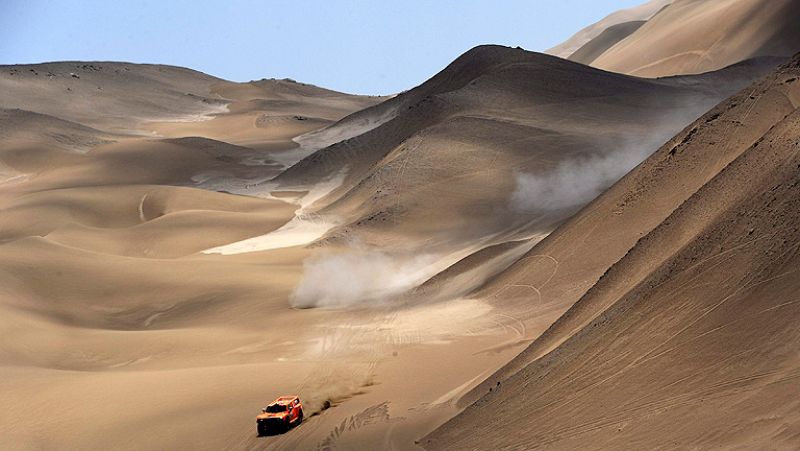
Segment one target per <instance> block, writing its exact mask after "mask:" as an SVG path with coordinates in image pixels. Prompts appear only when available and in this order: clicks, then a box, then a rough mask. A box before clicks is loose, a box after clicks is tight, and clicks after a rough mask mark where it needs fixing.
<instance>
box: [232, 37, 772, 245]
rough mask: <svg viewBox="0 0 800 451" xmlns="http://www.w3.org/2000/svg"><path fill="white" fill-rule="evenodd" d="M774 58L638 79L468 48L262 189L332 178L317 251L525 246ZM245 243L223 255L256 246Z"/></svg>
mask: <svg viewBox="0 0 800 451" xmlns="http://www.w3.org/2000/svg"><path fill="white" fill-rule="evenodd" d="M775 64H777V62H775V61H772V60H763V61H756V62H752V63H751V64H742V65H739V66H736V67H732V68H729V69H726V70H725V71H721V72H720V73H718V74H709V75H706V76H703V77H689V78H680V77H679V78H673V79H665V80H659V81H648V80H642V79H636V78H631V77H625V76H621V75H618V74H611V73H607V72H602V71H598V70H595V69H592V68H589V67H586V66H582V65H579V64H575V63H571V62H568V61H564V60H561V59H557V58H554V57H550V56H547V55H541V54H536V53H532V52H526V51H524V50H519V49H511V48H504V47H499V46H485V47H478V48H476V49H473V50H471V51H469V52H467V53H466V54H464V55H463V56H461V57H460V58H458V59H457V60H456V61H454V62H453V63H452V64H451V65H450V66H448V67H447V68H446V69H444V70H443V71H442V72H441V73H439V74H437V75H436V76H434V77H433V78H432V79H431V80H429V81H428V82H426V83H424V84H422V85H421V86H419V87H417V88H415V89H413V90H410V91H408V92H406V93H402V94H400V95H398V96H396V97H394V98H392V99H390V100H388V101H387V102H384V103H383V104H381V105H377V106H375V107H372V108H371V109H368V110H365V111H362V112H359V113H356V115H357V116H360V118H359V119H360V120H364V118H365V116H367V115H369V114H372V115H374V117H376V118H377V117H385V116H386V112H387V111H393V112H395V113H394V117H392V118H391V119H390V120H388V121H387V122H384V123H382V124H380V125H378V126H377V127H375V128H373V129H371V130H369V131H368V132H366V133H364V134H361V135H359V136H356V137H353V138H350V139H347V140H345V141H342V142H340V143H337V144H334V145H332V146H329V147H327V148H324V149H322V150H320V151H318V152H316V153H314V154H313V155H311V156H309V157H307V158H305V159H304V160H302V161H300V162H299V163H297V164H296V165H294V166H292V167H291V168H289V169H287V170H286V171H284V172H282V173H281V174H280V175H279V176H278V177H277V178H276V179H274V180H273V181H270V182H268V183H267V185H268V186H269V187H270V188H271V189H275V190H281V191H303V190H307V189H310V187H311V186H312V185H313V184H314V183H315V182H314V181H316V183H319V181H320V180H332V175H337V177H340V176H341V175H343V177H344V178H343V179H342V180H338V179H337V183H335V184H333V186H332V189H331V191H330V193H328V194H327V195H326V196H325V197H322V198H321V199H319V200H318V201H317V203H316V204H315V205H314V208H312V209H311V210H312V211H314V213H315V214H317V216H318V217H319V218H322V219H321V221H317V222H313V223H308V227H307V229H308V231H309V236H311V235H310V232H311V231H312V229H313V231H315V232H323V233H325V236H324V238H323V239H322V240H319V241H317V244H318V245H332V244H336V245H340V244H343V245H348V244H349V243H352V242H357V243H359V245H366V246H374V247H380V248H381V249H382V251H384V252H393V251H398V252H401V253H402V252H407V251H409V250H412V249H414V247H415V246H419V248H420V249H421V250H422V249H424V251H425V252H426V253H428V254H436V255H440V256H441V255H445V254H450V253H452V252H454V250H457V249H458V248H459V246H461V247H462V248H463V247H464V243H468V244H469V247H476V248H477V249H480V248H482V247H485V246H492V245H495V244H500V243H503V242H506V241H513V240H526V239H530V238H533V237H538V236H541V235H543V234H547V233H549V232H550V231H551V230H553V228H555V227H556V226H557V225H558V224H559V223H560V222H561V221H563V220H564V219H565V218H567V217H569V216H570V215H571V214H573V213H574V212H575V211H577V209H578V208H580V207H581V206H582V205H583V204H584V203H585V202H588V200H590V199H591V198H593V197H594V196H595V195H597V194H598V193H599V192H601V191H602V190H603V189H605V188H606V187H607V186H608V185H610V184H611V183H613V182H614V181H615V180H616V179H617V178H618V177H620V176H622V175H623V174H624V172H626V171H627V170H628V169H630V168H633V167H634V166H635V165H636V164H638V163H639V162H640V161H641V160H642V159H644V158H645V157H646V156H647V155H648V154H649V153H650V152H652V151H653V150H654V149H656V148H657V147H658V146H659V145H661V144H662V143H663V142H664V141H666V140H667V139H668V137H669V136H672V135H673V134H674V133H675V132H677V131H678V130H680V129H681V128H682V127H683V126H685V125H686V124H687V123H689V122H690V121H691V120H692V119H693V118H695V117H697V115H699V114H701V113H702V112H703V111H706V110H707V109H708V108H709V107H710V106H711V105H713V104H714V103H716V102H717V101H719V100H720V99H722V98H724V97H727V96H728V95H729V94H730V93H731V92H733V91H732V90H733V89H736V88H740V87H742V86H744V85H745V84H747V83H749V82H750V80H752V79H753V78H754V77H755V76H757V75H758V74H760V73H762V71H763V70H765V69H766V68H768V67H772V66H773V65H775ZM351 122H352V121H351V118H350V117H348V118H345V119H344V120H343V121H342V123H343V124H342V125H341V126H343V127H347V126H349V125H347V124H351ZM377 122H380V121H379V120H376V121H374V123H377ZM339 126H340V124H336V125H334V126H331V127H329V128H328V129H327V130H332V129H335V128H337V127H339ZM590 173H591V175H589V174H590ZM420 199H425V201H424V202H421V201H420ZM467 212H469V213H467ZM319 222H324V223H326V224H328V225H329V229H330V230H323V229H319V228H318V227H317V224H319ZM319 235H320V233H317V235H316V237H318V236H319ZM262 241H263V240H262ZM251 244H254V243H253V242H252V241H251V242H248V243H241V244H236V243H233V244H232V245H231V247H229V248H227V249H228V250H232V249H234V248H236V249H239V250H240V251H246V250H247V249H250V250H253V249H255V250H257V249H259V247H253V246H251ZM476 244H477V246H476ZM432 258H433V257H432Z"/></svg>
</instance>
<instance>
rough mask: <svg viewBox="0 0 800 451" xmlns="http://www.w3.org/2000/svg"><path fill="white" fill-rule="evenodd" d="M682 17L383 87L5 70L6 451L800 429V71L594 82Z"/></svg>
mask: <svg viewBox="0 0 800 451" xmlns="http://www.w3.org/2000/svg"><path fill="white" fill-rule="evenodd" d="M667 3H669V2H666V1H653V2H650V3H648V4H646V5H643V6H642V7H640V8H638V9H633V10H630V11H624V12H620V13H619V14H616V15H612V16H609V18H607V20H605V21H604V22H602V23H600V24H599V25H596V26H594V27H589V28H587V29H586V30H584V31H582V32H581V33H579V34H578V35H576V37H575V38H574V39H572V40H571V41H570V42H568V43H565V45H564V46H562V47H563V48H564V49H567V50H569V52H568V54H565V55H564V56H565V57H566V56H569V55H572V54H574V53H575V52H576V51H578V52H581V50H579V48H580V47H582V46H583V47H585V49H584V50H583V55H584V56H583V57H581V58H585V59H579V58H578V57H576V59H578V61H569V60H566V59H562V58H558V57H555V56H551V55H545V54H539V53H535V52H528V51H525V50H522V49H519V48H516V49H514V48H508V47H502V46H493V45H487V46H479V47H476V48H474V49H472V50H469V51H467V52H466V53H464V54H463V55H462V56H461V57H459V58H458V59H456V60H455V61H453V62H452V63H451V64H450V65H448V66H447V67H445V68H444V69H443V70H442V71H441V72H440V73H438V74H436V75H435V76H434V77H432V78H431V79H430V80H428V81H426V82H425V83H423V84H421V85H420V86H418V87H416V88H413V89H410V90H408V91H405V92H403V93H400V94H397V95H395V96H387V97H370V96H357V95H350V94H344V93H339V92H334V91H330V90H327V89H324V88H319V87H316V86H312V85H307V84H303V83H298V82H295V81H292V80H274V79H263V80H259V81H252V82H247V83H235V82H230V81H226V80H222V79H219V78H216V77H213V76H210V75H206V74H203V73H200V72H196V71H193V70H190V69H184V68H178V67H172V66H160V65H146V64H130V63H120V62H60V63H46V64H36V65H15V66H0V92H2V93H3V95H2V96H0V335H1V336H2V340H0V403H2V405H3V407H4V408H3V410H2V413H0V449H15V450H17V449H32V450H33V449H54V448H57V449H98V450H101V449H102V450H106V449H137V450H147V449H153V450H160V449H237V450H238V449H422V448H429V449H475V448H477V449H500V448H509V449H518V448H520V447H522V448H534V447H537V446H539V447H545V448H548V449H549V448H562V449H574V448H592V447H611V448H626V447H630V446H631V445H633V446H634V447H641V448H654V447H659V446H660V447H667V448H668V447H681V446H684V447H690V446H693V445H697V444H699V445H700V446H705V447H733V446H740V447H759V446H761V445H764V444H765V443H769V444H773V443H774V444H775V445H776V446H778V447H790V445H791V444H792V443H793V442H794V443H796V440H797V438H798V437H800V435H799V434H800V432H798V431H797V429H796V426H795V425H796V424H797V421H796V420H797V419H796V418H795V416H796V415H795V413H794V411H795V410H796V405H795V404H796V401H794V398H792V396H791V395H792V394H793V393H794V392H796V389H797V386H796V384H795V383H794V381H795V380H796V378H795V377H794V376H796V373H797V368H796V366H797V362H796V360H797V359H796V352H794V351H793V349H795V348H796V346H795V345H796V343H795V341H796V338H797V337H796V332H795V329H794V328H793V324H794V323H795V322H796V321H792V320H793V319H794V316H793V313H792V312H793V311H794V310H793V309H794V308H795V307H794V306H795V301H796V299H794V298H793V296H794V293H795V292H796V288H798V287H796V286H795V285H796V283H795V282H794V281H795V280H796V278H793V277H792V275H793V274H794V272H793V271H794V268H796V266H797V265H796V264H797V262H796V256H795V253H796V251H797V243H796V235H797V227H796V226H795V225H794V224H795V223H796V222H797V218H796V216H797V215H795V213H796V210H797V208H796V207H797V205H796V203H797V202H796V197H797V196H796V185H797V181H796V180H795V179H796V174H797V169H796V168H797V167H800V161H795V160H796V159H797V157H796V155H795V154H796V150H797V139H798V127H797V124H798V122H797V112H796V110H797V107H798V106H799V105H800V92H798V89H800V81H798V71H800V69H799V68H798V61H797V59H795V60H794V61H793V62H792V63H791V64H789V65H786V66H783V67H782V68H780V69H778V70H777V71H776V70H775V67H776V66H777V65H779V64H783V63H784V62H785V59H783V58H772V57H766V56H765V57H761V58H755V59H747V60H745V59H746V58H745V56H742V55H749V53H748V52H747V51H743V53H741V55H740V54H739V53H731V54H730V55H728V56H726V59H725V61H729V64H721V65H719V67H715V69H718V70H714V71H712V72H707V73H702V74H696V75H676V74H678V73H680V72H682V71H681V70H679V69H680V67H678V66H675V67H672V69H673V70H675V72H674V73H669V71H668V70H667V69H664V70H665V71H667V72H665V73H662V74H661V75H671V76H669V77H662V78H652V79H648V78H639V77H636V76H632V75H628V74H621V73H613V72H608V71H604V70H601V69H598V68H595V67H590V66H587V65H585V64H582V63H586V62H589V61H588V60H589V59H593V57H594V56H595V54H598V53H599V54H600V56H599V58H602V57H603V56H605V55H607V54H608V52H610V51H614V49H616V48H618V47H619V46H620V45H622V44H624V43H626V42H627V41H629V40H631V39H632V38H635V37H637V35H640V34H641V33H642V32H643V31H644V30H646V29H647V28H648V27H651V28H652V27H655V25H653V24H656V20H660V17H661V16H662V15H664V14H666V13H667V12H668V11H669V10H670V8H672V7H673V6H675V5H671V6H668V7H667V8H666V9H662V8H663V7H664V6H665V5H666V4H667ZM674 3H676V4H677V5H678V6H681V5H684V6H682V7H688V6H685V5H688V3H689V2H684V1H681V0H677V1H676V2H674ZM775 3H776V4H778V3H780V2H775ZM659 11H661V12H659ZM674 11H676V10H673V12H674ZM656 13H658V14H656ZM654 14H655V15H656V16H655V18H653V19H650V17H652V16H653V15H654ZM666 17H673V16H666ZM675 17H678V16H675ZM726 17H727V16H726ZM674 20H677V19H674ZM633 21H647V22H645V23H644V24H641V23H636V24H635V26H632V25H631V22H633ZM614 26H616V28H615V27H614ZM786 35H787V36H792V35H791V33H789V32H786ZM637 39H638V38H637ZM721 39H723V41H720V42H727V41H724V39H728V36H727V35H725V36H723V37H722V38H721ZM615 42H616V43H615ZM584 44H585V45H584ZM735 45H738V44H736V41H734V42H733V44H731V46H735ZM586 46H588V47H586ZM604 46H605V47H604ZM564 49H562V51H564V52H566V51H567V50H564ZM668 50H669V49H668ZM668 50H665V51H668ZM673 50H674V49H673ZM676 51H677V50H676ZM770 54H771V53H769V52H768V53H759V55H770ZM587 55H588V56H587ZM736 55H739V56H742V58H740V59H736ZM578 56H579V57H580V56H581V54H580V53H579V54H578ZM590 57H591V58H590ZM592 64H594V59H593V62H592ZM672 75H674V76H672ZM754 82H755V84H753V83H754ZM731 95H733V97H730V96H731ZM729 97H730V98H729ZM726 99H727V100H726ZM720 102H721V103H720ZM715 105H716V106H715ZM709 110H710V111H709ZM665 143H666V144H665ZM626 174H627V175H626ZM286 394H297V395H299V396H300V397H301V399H302V400H303V401H304V403H305V408H306V419H305V421H304V423H303V424H302V425H301V426H300V427H298V428H295V429H293V430H291V431H289V432H288V433H286V434H281V435H275V436H266V437H258V436H256V430H255V415H256V414H257V413H259V411H260V409H261V407H263V406H264V405H266V403H268V402H269V401H271V400H272V399H274V398H276V397H277V396H279V395H286ZM327 404H330V408H324V406H326V405H327ZM731 405H734V406H736V407H737V408H730V407H729V406H731ZM719 412H724V413H723V414H722V415H719ZM687 418H690V419H691V422H687ZM687 423H690V424H687ZM709 430H711V431H713V433H711V434H707V433H706V431H709ZM654 431H655V432H654Z"/></svg>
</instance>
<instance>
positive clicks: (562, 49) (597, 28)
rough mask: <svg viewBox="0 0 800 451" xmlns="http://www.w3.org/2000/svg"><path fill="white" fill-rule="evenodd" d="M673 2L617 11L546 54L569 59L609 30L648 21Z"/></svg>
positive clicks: (654, 1)
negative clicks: (620, 25)
mask: <svg viewBox="0 0 800 451" xmlns="http://www.w3.org/2000/svg"><path fill="white" fill-rule="evenodd" d="M672 1H673V0H650V1H649V2H646V3H643V4H642V5H639V6H636V7H634V8H628V9H622V10H619V11H615V12H613V13H611V14H609V15H608V16H606V17H604V18H603V19H602V20H600V21H598V22H596V23H593V24H591V25H589V26H587V27H586V28H583V29H582V30H580V31H578V32H577V33H575V34H574V35H572V36H571V37H570V38H569V39H567V40H566V41H564V42H563V43H561V44H559V45H557V46H555V47H553V48H551V49H548V50H547V51H546V53H548V54H550V55H554V56H558V57H560V58H568V57H569V56H570V55H572V54H573V53H575V52H576V51H578V49H580V48H581V47H583V46H584V45H586V44H587V43H588V42H589V41H591V40H592V39H594V38H596V37H597V36H599V35H600V34H601V33H603V31H605V30H607V29H608V28H610V27H612V26H614V25H618V24H621V23H625V22H631V21H638V20H648V19H650V18H651V17H653V15H655V14H656V13H658V12H659V11H660V10H661V9H662V8H664V7H665V6H667V5H669V4H670V3H672Z"/></svg>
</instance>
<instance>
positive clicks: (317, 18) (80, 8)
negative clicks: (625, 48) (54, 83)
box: [0, 0, 643, 95]
mask: <svg viewBox="0 0 800 451" xmlns="http://www.w3.org/2000/svg"><path fill="white" fill-rule="evenodd" d="M641 3H643V0H602V1H586V0H572V1H571V0H562V1H556V0H542V1H538V2H525V1H522V0H504V1H500V2H492V4H491V5H492V8H489V9H487V8H486V3H485V2H480V1H468V2H458V5H457V6H458V8H457V9H456V8H454V6H455V4H454V3H452V2H436V3H428V2H421V1H413V2H404V3H403V4H402V5H397V4H376V3H373V2H366V1H361V0H359V1H351V2H346V3H337V4H332V3H331V2H311V3H310V4H308V5H307V7H305V8H297V5H296V4H294V3H293V2H258V1H252V0H236V1H231V2H225V4H224V5H222V4H218V3H214V2H188V1H183V0H182V1H175V2H168V3H167V4H164V3H163V2H156V1H154V0H142V1H139V2H133V1H126V2H115V3H106V2H101V1H98V0H91V1H86V2H82V3H81V4H77V3H76V2H68V1H62V2H45V1H42V0H32V1H21V0H8V1H6V2H3V4H2V5H0V13H2V14H0V29H1V30H3V31H0V38H2V39H0V64H33V63H42V62H52V61H71V60H75V61H87V60H91V61H126V62H132V63H151V64H169V65H175V66H183V67H188V68H191V69H195V70H199V71H202V72H205V73H208V74H210V75H214V76H217V77H220V78H224V79H228V80H232V81H248V80H257V79H261V78H292V79H294V80H297V81H301V82H305V83H312V84H315V85H318V86H322V87H325V88H329V89H334V90H337V91H342V92H348V93H355V94H373V95H374V94H392V93H396V92H400V91H403V90H406V89H409V88H412V87H414V86H416V85H418V84H419V83H421V82H423V81H424V80H426V79H427V78H429V77H430V76H431V75H433V74H435V73H436V72H438V71H439V70H441V69H442V68H443V67H444V66H445V65H447V64H448V63H450V62H451V61H452V60H453V59H455V58H456V57H457V56H458V55H460V54H462V53H463V52H465V51H467V50H468V49H470V48H472V47H474V46H476V45H481V44H500V45H508V46H520V47H523V48H525V49H527V50H534V51H544V50H546V49H548V48H550V47H552V46H554V45H557V44H558V43H560V42H562V41H564V40H566V39H567V38H569V36H570V35H572V34H573V33H574V32H576V31H577V30H580V29H581V28H583V27H585V26H587V25H589V24H591V23H593V22H596V21H597V20H599V19H601V18H603V17H605V16H606V15H608V14H610V13H612V12H614V11H616V10H619V9H623V8H629V7H632V6H635V5H638V4H641ZM142 11H146V13H142ZM234 24H235V25H234ZM187 30H188V32H187ZM54 44H57V45H54Z"/></svg>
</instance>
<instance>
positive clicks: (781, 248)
mask: <svg viewBox="0 0 800 451" xmlns="http://www.w3.org/2000/svg"><path fill="white" fill-rule="evenodd" d="M799 75H800V57H795V59H794V60H793V61H792V62H791V63H790V64H788V65H786V66H784V67H783V68H781V69H780V70H778V71H776V72H775V73H774V74H772V75H770V76H769V77H767V78H766V79H765V80H763V81H761V82H760V83H757V84H755V85H753V86H752V87H749V88H746V89H745V90H743V91H742V92H741V93H740V94H738V95H736V96H734V97H732V98H731V99H729V100H727V101H725V102H723V103H721V104H720V105H719V106H717V107H716V108H714V109H713V110H711V111H710V112H709V113H707V114H706V115H705V116H703V117H702V118H700V119H699V120H698V121H696V122H695V123H694V124H692V125H691V126H690V127H688V128H687V129H685V130H684V131H683V132H681V133H680V134H678V135H677V136H676V137H675V138H674V139H673V140H671V141H670V142H668V143H667V144H666V145H665V146H663V147H662V148H661V149H660V150H659V151H658V152H656V153H655V154H654V155H653V156H652V157H650V158H649V159H648V160H647V161H646V162H645V163H644V164H642V165H641V166H640V167H639V168H637V169H636V170H634V171H633V172H631V173H630V174H629V175H627V176H626V177H625V178H624V179H623V180H621V181H620V182H619V183H617V184H616V185H615V186H614V187H612V188H611V189H610V190H609V191H607V192H606V193H604V194H603V195H602V196H600V197H599V198H598V199H596V200H595V201H594V202H592V203H591V204H590V205H589V206H588V207H587V208H585V209H584V210H583V211H582V212H581V213H579V214H578V215H576V216H575V217H574V218H572V219H571V220H570V221H569V222H568V223H566V224H565V225H564V226H562V227H561V228H559V230H558V231H557V232H556V233H554V234H552V235H550V236H549V237H548V238H547V239H546V240H544V241H543V242H542V243H541V244H540V245H538V246H536V247H535V248H533V249H532V250H531V251H530V252H529V254H528V256H527V257H526V258H523V259H521V260H520V261H519V262H518V263H517V264H516V265H515V266H514V267H512V268H511V269H510V270H509V271H507V272H506V273H505V274H503V275H502V276H501V277H499V278H498V279H497V281H496V283H495V285H494V289H497V288H498V287H502V286H503V285H504V283H505V284H509V283H514V284H515V286H517V287H519V288H518V289H520V290H522V289H525V288H526V286H530V287H531V289H536V290H537V292H538V293H541V295H542V299H543V300H544V301H545V302H547V301H548V300H550V299H556V300H557V299H559V298H560V299H561V300H563V301H564V302H565V303H566V304H570V305H571V304H572V303H574V306H572V307H571V308H570V309H569V310H568V311H567V313H566V314H564V315H563V316H561V317H560V318H559V319H558V321H556V322H555V323H554V324H553V325H552V326H551V327H550V328H549V329H548V330H547V332H546V333H544V334H543V335H542V336H541V337H540V338H538V339H537V340H536V341H534V342H533V344H532V345H531V346H530V347H529V348H528V349H527V350H526V351H524V352H523V353H522V354H520V355H519V356H518V357H517V358H516V359H515V360H514V361H512V362H511V363H510V364H509V365H508V366H507V367H505V368H504V369H503V370H501V371H500V372H498V373H497V374H495V375H494V376H493V377H491V378H489V379H488V380H487V381H486V382H485V383H484V384H483V385H482V386H481V387H480V388H478V389H476V390H475V391H473V395H472V396H468V397H467V398H465V399H466V400H470V399H472V400H474V399H475V396H481V397H480V399H478V400H477V402H475V403H474V404H471V405H470V406H469V407H468V408H467V409H466V410H465V411H464V413H462V414H461V415H459V416H458V417H456V418H454V419H453V420H451V421H450V422H448V423H447V424H446V425H445V426H443V427H442V428H440V429H438V430H437V431H436V432H435V433H434V434H432V435H430V436H429V437H428V439H427V440H428V441H427V442H425V443H424V444H425V446H426V447H427V448H429V449H440V448H441V449H473V448H476V447H477V448H483V447H491V448H495V449H505V448H509V449H510V448H518V447H524V448H537V447H539V448H545V449H575V448H587V447H588V448H598V449H599V448H625V447H630V446H635V447H641V448H659V447H668V448H672V447H675V448H683V447H692V446H701V447H706V448H732V447H744V448H761V447H765V446H766V447H770V448H774V449H778V448H785V449H792V448H794V446H796V441H797V437H798V434H799V433H800V431H798V430H797V426H796V425H797V424H798V423H797V416H796V407H797V404H796V401H795V398H794V396H793V395H791V393H794V392H796V391H797V389H798V386H797V374H798V361H797V359H796V356H795V353H793V352H791V351H789V349H794V348H796V346H797V334H796V328H795V326H794V323H795V322H796V317H797V315H798V314H799V313H800V312H798V311H797V309H796V307H795V306H796V305H797V304H796V302H797V299H796V296H795V294H796V291H797V289H798V286H797V281H798V280H800V279H798V278H797V277H796V273H797V270H798V266H797V265H798V261H797V251H798V242H797V226H796V223H797V220H798V215H800V210H798V208H797V207H798V205H797V201H796V198H797V196H796V187H797V185H798V183H800V182H798V169H797V168H798V167H800V161H798V156H797V155H798V154H797V142H798V138H799V137H800V118H798V114H797V112H798V111H799V110H798V107H800V91H799V89H800V84H798V76H799ZM567 242H570V244H567ZM576 244H577V245H576ZM547 267H550V268H552V271H551V272H550V273H551V274H552V276H550V277H548V278H546V280H541V276H540V274H541V273H542V272H544V270H545V269H546V268H547ZM567 279H569V280H570V282H567ZM598 279H599V280H598ZM571 285H572V286H575V285H577V287H575V288H573V289H571V290H570V289H569V287H570V286H571ZM528 296H530V294H528ZM489 387H492V388H498V387H499V390H494V391H492V392H491V393H489V394H486V393H487V391H488V389H489ZM732 406H735V407H732ZM466 430H469V432H468V433H466V432H465V431H466ZM509 430H514V431H515V432H514V434H509V433H508V431H509Z"/></svg>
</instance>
